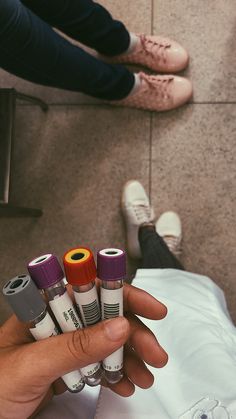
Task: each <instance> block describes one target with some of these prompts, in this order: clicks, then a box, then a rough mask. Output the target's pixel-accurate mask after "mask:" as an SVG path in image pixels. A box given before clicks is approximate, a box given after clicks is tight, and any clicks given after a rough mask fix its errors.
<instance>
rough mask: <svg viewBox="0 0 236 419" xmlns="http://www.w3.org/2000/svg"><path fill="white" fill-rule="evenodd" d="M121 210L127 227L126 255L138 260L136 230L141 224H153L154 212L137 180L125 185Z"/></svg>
mask: <svg viewBox="0 0 236 419" xmlns="http://www.w3.org/2000/svg"><path fill="white" fill-rule="evenodd" d="M121 208H122V213H123V216H124V219H125V222H126V227H127V248H128V253H129V255H130V256H131V257H132V258H135V259H140V258H141V257H142V255H141V249H140V245H139V240H138V230H139V227H140V225H142V224H143V223H151V222H153V219H154V212H153V209H152V207H151V205H150V201H149V198H148V196H147V194H146V192H145V190H144V188H143V186H142V185H141V183H140V182H138V181H137V180H130V181H129V182H127V183H126V184H125V186H124V188H123V193H122V199H121Z"/></svg>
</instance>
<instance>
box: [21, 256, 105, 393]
mask: <svg viewBox="0 0 236 419" xmlns="http://www.w3.org/2000/svg"><path fill="white" fill-rule="evenodd" d="M28 270H29V273H30V276H31V278H32V279H33V281H34V282H35V283H36V285H37V287H38V288H39V289H41V290H44V293H45V295H46V297H47V299H48V301H49V305H50V307H51V310H52V312H53V314H54V316H55V317H56V319H57V321H58V324H59V326H60V328H61V330H62V332H72V331H74V330H77V329H81V328H83V325H82V322H81V320H80V318H79V316H78V314H77V312H76V310H75V308H74V305H73V302H72V300H71V298H70V296H69V294H68V292H67V289H66V285H65V282H64V272H63V270H62V268H61V265H60V263H59V262H58V260H57V258H56V256H54V255H52V254H51V253H49V254H46V255H42V256H39V257H37V258H36V259H34V260H32V261H31V262H30V263H29V264H28ZM99 368H100V364H99V363H94V364H90V365H88V366H86V367H84V368H81V369H80V371H81V373H82V375H84V379H85V381H86V383H87V384H88V385H92V386H94V385H97V384H99V382H100V381H99V382H95V380H89V377H90V376H93V374H94V373H95V372H96V371H97V370H98V369H99Z"/></svg>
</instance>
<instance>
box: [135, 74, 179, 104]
mask: <svg viewBox="0 0 236 419" xmlns="http://www.w3.org/2000/svg"><path fill="white" fill-rule="evenodd" d="M139 77H140V80H141V83H142V81H144V82H145V83H146V86H147V87H146V89H145V90H146V91H149V92H150V90H151V92H152V93H153V94H154V95H155V96H157V97H160V98H161V99H163V100H171V99H172V96H171V92H170V85H171V83H172V81H173V80H174V77H173V76H162V77H160V78H159V77H157V76H152V75H148V74H145V73H143V72H140V73H139Z"/></svg>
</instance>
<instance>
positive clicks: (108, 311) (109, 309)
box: [103, 303, 120, 319]
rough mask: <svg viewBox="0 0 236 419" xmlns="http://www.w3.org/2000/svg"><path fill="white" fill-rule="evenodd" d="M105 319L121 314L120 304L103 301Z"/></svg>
mask: <svg viewBox="0 0 236 419" xmlns="http://www.w3.org/2000/svg"><path fill="white" fill-rule="evenodd" d="M103 310H104V319H112V318H113V317H118V316H119V314H120V304H119V303H117V304H108V303H103Z"/></svg>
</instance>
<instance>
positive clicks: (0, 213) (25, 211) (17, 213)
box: [0, 204, 43, 217]
mask: <svg viewBox="0 0 236 419" xmlns="http://www.w3.org/2000/svg"><path fill="white" fill-rule="evenodd" d="M42 214H43V211H42V210H41V209H38V208H25V207H17V206H15V205H9V204H0V217H41V215H42Z"/></svg>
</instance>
